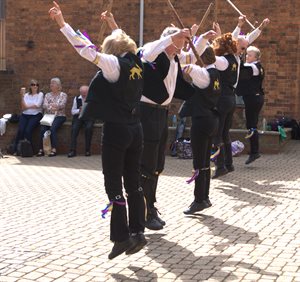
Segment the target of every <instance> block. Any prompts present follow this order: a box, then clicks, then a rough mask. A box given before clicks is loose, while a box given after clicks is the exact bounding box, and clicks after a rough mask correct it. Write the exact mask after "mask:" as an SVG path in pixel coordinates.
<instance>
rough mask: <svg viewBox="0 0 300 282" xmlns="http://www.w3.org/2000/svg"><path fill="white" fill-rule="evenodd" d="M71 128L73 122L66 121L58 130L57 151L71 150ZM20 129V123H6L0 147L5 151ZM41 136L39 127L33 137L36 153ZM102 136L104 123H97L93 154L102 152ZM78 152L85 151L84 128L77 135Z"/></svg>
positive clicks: (0, 137) (94, 132)
mask: <svg viewBox="0 0 300 282" xmlns="http://www.w3.org/2000/svg"><path fill="white" fill-rule="evenodd" d="M71 128H72V122H71V121H66V122H65V123H64V124H63V125H62V127H61V128H60V129H59V130H58V131H57V139H58V140H57V143H58V146H57V153H58V154H67V153H68V152H69V150H70V144H71ZM17 130H18V124H16V123H6V132H5V134H4V135H2V136H0V148H1V149H2V151H3V152H4V153H5V151H6V149H7V147H8V146H9V145H10V144H11V143H12V142H13V140H14V138H15V137H16V133H17ZM39 136H40V128H39V127H38V128H37V129H36V130H35V131H34V133H33V137H32V141H33V148H34V153H37V151H38V144H39ZM101 136H102V124H101V123H95V125H94V131H93V138H92V145H91V153H92V154H100V152H101ZM76 151H77V154H84V153H85V137H84V128H82V129H81V130H80V132H79V135H78V137H77V150H76Z"/></svg>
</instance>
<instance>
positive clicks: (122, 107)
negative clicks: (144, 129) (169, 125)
mask: <svg viewBox="0 0 300 282" xmlns="http://www.w3.org/2000/svg"><path fill="white" fill-rule="evenodd" d="M118 60H119V63H120V77H119V80H118V81H117V82H115V83H110V82H108V81H107V80H106V79H105V78H104V77H103V74H102V71H101V70H100V71H98V72H97V74H96V75H95V77H94V78H93V79H92V81H91V83H90V86H89V92H88V95H87V98H86V101H85V103H84V106H83V111H82V113H83V114H82V115H81V116H80V117H81V118H83V119H89V118H93V119H100V120H102V121H107V122H118V123H132V122H137V121H139V101H140V99H141V95H142V89H143V64H142V62H141V60H140V59H139V58H138V57H137V56H136V55H134V54H131V53H127V54H126V55H125V56H124V57H119V58H118Z"/></svg>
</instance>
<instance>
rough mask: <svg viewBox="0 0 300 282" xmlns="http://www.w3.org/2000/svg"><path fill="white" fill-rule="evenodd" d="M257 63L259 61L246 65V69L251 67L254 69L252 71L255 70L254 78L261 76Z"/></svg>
mask: <svg viewBox="0 0 300 282" xmlns="http://www.w3.org/2000/svg"><path fill="white" fill-rule="evenodd" d="M256 63H257V61H255V62H252V63H244V66H245V67H251V68H252V70H253V76H258V75H259V69H258V68H257V66H256V65H255V64H256Z"/></svg>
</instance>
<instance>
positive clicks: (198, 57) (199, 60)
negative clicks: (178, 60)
mask: <svg viewBox="0 0 300 282" xmlns="http://www.w3.org/2000/svg"><path fill="white" fill-rule="evenodd" d="M167 2H168V5H169V7H170V8H171V10H172V12H173V14H174V16H175V18H176V20H177V22H178V24H179V26H180V28H184V25H183V23H182V21H181V19H180V17H179V16H178V14H177V12H176V10H175V8H174V6H173V5H172V3H171V1H170V0H167ZM188 41H189V44H190V47H191V49H192V51H193V53H194V55H195V57H196V59H197V63H196V64H197V65H199V66H201V67H202V66H203V65H204V64H203V61H202V59H201V58H200V56H199V54H198V52H197V50H196V48H195V46H194V44H193V42H192V40H191V38H188Z"/></svg>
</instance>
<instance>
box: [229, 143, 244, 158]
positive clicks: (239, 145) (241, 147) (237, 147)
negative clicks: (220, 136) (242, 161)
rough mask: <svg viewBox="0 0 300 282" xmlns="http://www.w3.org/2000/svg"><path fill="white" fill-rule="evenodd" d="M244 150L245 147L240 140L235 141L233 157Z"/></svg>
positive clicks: (232, 149)
mask: <svg viewBox="0 0 300 282" xmlns="http://www.w3.org/2000/svg"><path fill="white" fill-rule="evenodd" d="M244 149H245V145H244V144H243V143H242V142H241V141H239V140H236V141H233V142H232V143H231V151H232V156H235V155H237V154H239V153H241V152H243V150H244Z"/></svg>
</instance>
